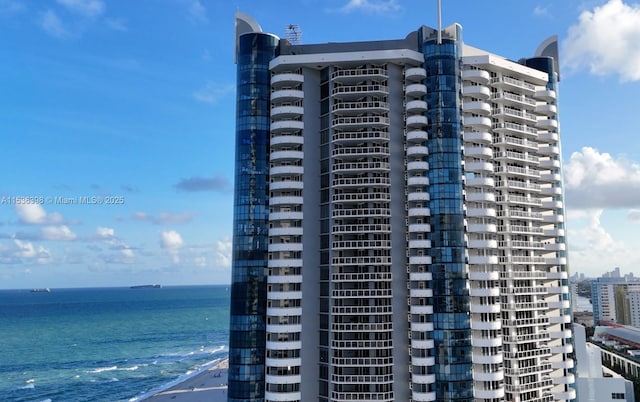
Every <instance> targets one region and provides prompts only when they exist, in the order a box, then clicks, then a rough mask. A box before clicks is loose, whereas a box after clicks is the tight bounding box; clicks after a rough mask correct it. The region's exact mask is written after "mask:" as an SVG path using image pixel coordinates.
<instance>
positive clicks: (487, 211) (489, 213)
mask: <svg viewBox="0 0 640 402" xmlns="http://www.w3.org/2000/svg"><path fill="white" fill-rule="evenodd" d="M467 216H468V217H472V218H495V217H496V210H495V208H469V209H467Z"/></svg>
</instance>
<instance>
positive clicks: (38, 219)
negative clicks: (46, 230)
mask: <svg viewBox="0 0 640 402" xmlns="http://www.w3.org/2000/svg"><path fill="white" fill-rule="evenodd" d="M15 210H16V213H17V214H18V218H19V219H20V222H22V223H27V224H35V225H42V224H51V223H60V222H62V215H60V214H59V213H57V212H53V213H47V212H46V211H45V210H44V208H42V205H40V204H17V205H16V207H15Z"/></svg>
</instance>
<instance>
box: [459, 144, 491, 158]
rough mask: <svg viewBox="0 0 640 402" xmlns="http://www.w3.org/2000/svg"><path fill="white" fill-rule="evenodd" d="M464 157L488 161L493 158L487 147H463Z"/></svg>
mask: <svg viewBox="0 0 640 402" xmlns="http://www.w3.org/2000/svg"><path fill="white" fill-rule="evenodd" d="M464 156H466V157H469V158H479V159H489V158H491V157H493V150H492V149H491V148H489V147H483V146H479V145H476V146H468V147H464Z"/></svg>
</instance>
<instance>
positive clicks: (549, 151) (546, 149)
mask: <svg viewBox="0 0 640 402" xmlns="http://www.w3.org/2000/svg"><path fill="white" fill-rule="evenodd" d="M539 152H540V153H541V154H542V155H548V156H557V155H560V147H557V146H555V145H545V146H541V147H540V148H539Z"/></svg>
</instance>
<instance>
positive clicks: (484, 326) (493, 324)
mask: <svg viewBox="0 0 640 402" xmlns="http://www.w3.org/2000/svg"><path fill="white" fill-rule="evenodd" d="M500 328H502V323H501V322H500V320H496V321H480V320H474V319H473V317H471V329H474V330H480V331H482V330H497V329H500ZM478 363H479V362H478ZM485 364H486V363H485Z"/></svg>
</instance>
